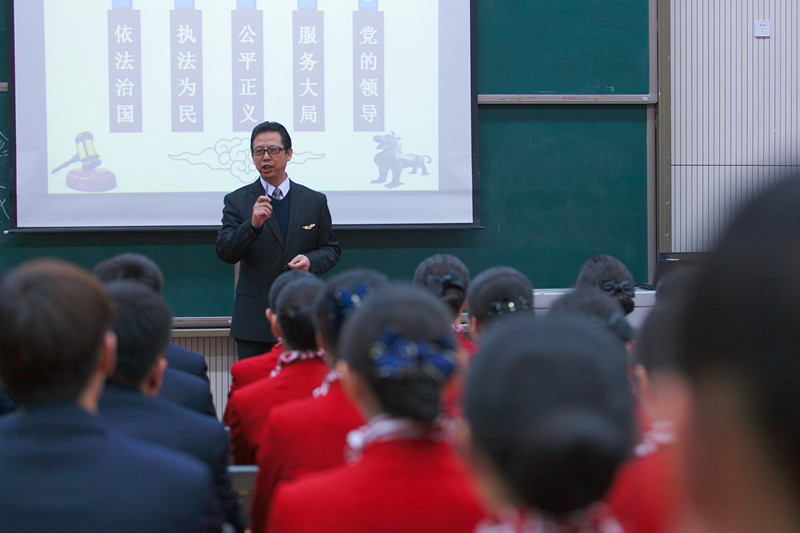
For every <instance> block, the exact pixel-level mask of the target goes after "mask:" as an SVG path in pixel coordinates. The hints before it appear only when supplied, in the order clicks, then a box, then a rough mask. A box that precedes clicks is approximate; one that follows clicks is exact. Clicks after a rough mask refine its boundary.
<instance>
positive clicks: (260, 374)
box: [228, 270, 315, 398]
mask: <svg viewBox="0 0 800 533" xmlns="http://www.w3.org/2000/svg"><path fill="white" fill-rule="evenodd" d="M314 277H315V276H314V274H312V273H310V272H306V271H305V270H289V271H287V272H284V273H283V274H281V275H280V276H278V277H277V278H275V281H273V282H272V286H271V287H270V288H269V296H268V298H269V307H268V308H267V323H268V324H269V325H270V328H272V334H273V336H275V338H276V339H278V340H277V342H276V343H275V346H273V347H272V349H271V350H270V351H268V352H267V353H264V354H261V355H255V356H253V357H247V358H245V359H240V360H239V361H236V362H235V363H233V365H231V390H230V392H229V393H228V397H229V398H230V396H231V394H233V392H234V391H235V390H236V389H240V388H242V387H244V386H245V385H249V384H250V383H253V382H254V381H258V380H260V379H264V378H268V377H269V374H270V372H272V371H273V370H274V369H275V365H276V364H278V358H279V357H280V356H281V354H282V353H283V340H282V339H281V337H280V329H279V328H278V315H277V313H275V311H273V309H277V308H278V297H279V296H280V294H281V291H282V290H283V288H284V287H286V285H288V284H289V283H291V282H292V281H294V280H296V279H299V278H312V279H313V278H314Z"/></svg>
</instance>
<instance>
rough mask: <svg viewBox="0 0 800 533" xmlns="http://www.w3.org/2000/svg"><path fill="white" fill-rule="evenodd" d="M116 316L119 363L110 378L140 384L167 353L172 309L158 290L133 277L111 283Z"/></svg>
mask: <svg viewBox="0 0 800 533" xmlns="http://www.w3.org/2000/svg"><path fill="white" fill-rule="evenodd" d="M108 293H109V294H110V295H111V299H112V300H113V301H114V305H115V306H116V309H117V316H116V319H115V320H114V325H113V326H112V327H113V329H114V333H116V334H117V366H116V368H115V369H114V374H113V375H111V376H109V378H108V381H109V382H110V383H115V384H117V385H121V386H123V387H128V388H137V387H139V385H141V384H142V382H143V381H144V379H145V378H146V377H147V376H148V375H149V374H150V372H151V371H152V370H153V367H154V366H155V365H156V362H157V361H158V358H159V357H163V356H164V354H165V353H166V349H167V343H169V336H170V330H171V325H172V313H171V312H170V310H169V307H168V306H167V304H166V302H164V299H163V298H162V297H161V295H159V294H158V293H156V292H154V291H152V290H150V289H148V288H147V287H145V286H144V285H141V284H139V283H136V282H133V281H116V282H113V283H110V284H109V285H108Z"/></svg>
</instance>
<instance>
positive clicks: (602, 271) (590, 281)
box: [575, 255, 636, 315]
mask: <svg viewBox="0 0 800 533" xmlns="http://www.w3.org/2000/svg"><path fill="white" fill-rule="evenodd" d="M575 287H576V288H578V289H580V288H581V287H598V288H600V289H602V290H604V291H606V292H608V293H609V294H611V296H613V297H614V298H616V299H617V301H619V303H620V305H622V309H623V311H625V314H626V315H629V314H631V313H632V312H633V310H634V308H635V307H636V304H635V303H634V298H635V297H636V287H635V285H634V283H633V276H632V275H631V272H630V270H628V267H626V266H625V265H624V264H623V263H622V261H620V260H619V259H617V258H616V257H611V256H610V255H598V256H595V257H592V258H591V259H589V260H588V261H587V262H586V263H584V265H583V267H581V271H580V272H579V273H578V279H577V280H576V282H575Z"/></svg>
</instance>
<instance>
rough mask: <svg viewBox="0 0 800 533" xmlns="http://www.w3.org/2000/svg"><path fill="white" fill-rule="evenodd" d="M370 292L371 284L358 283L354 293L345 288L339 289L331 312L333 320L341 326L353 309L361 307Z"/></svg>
mask: <svg viewBox="0 0 800 533" xmlns="http://www.w3.org/2000/svg"><path fill="white" fill-rule="evenodd" d="M369 293H370V288H369V286H367V285H364V284H360V285H358V286H357V287H356V290H355V292H353V293H351V292H350V291H348V290H347V289H344V288H343V289H339V290H337V291H336V292H335V293H334V295H333V299H334V304H333V310H332V311H331V313H330V318H331V322H333V323H334V324H335V325H336V326H341V325H342V322H344V319H345V318H347V315H349V314H350V313H352V312H353V309H358V308H359V307H361V304H362V303H364V298H365V297H366V296H367V295H368V294H369Z"/></svg>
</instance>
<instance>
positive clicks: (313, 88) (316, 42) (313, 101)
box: [292, 0, 325, 131]
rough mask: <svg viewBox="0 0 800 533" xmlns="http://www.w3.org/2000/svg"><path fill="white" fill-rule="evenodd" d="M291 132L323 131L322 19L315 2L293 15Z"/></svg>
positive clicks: (301, 1)
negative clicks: (292, 126)
mask: <svg viewBox="0 0 800 533" xmlns="http://www.w3.org/2000/svg"><path fill="white" fill-rule="evenodd" d="M293 27H294V32H293V37H294V49H293V53H292V60H293V62H294V67H293V70H294V130H295V131H325V70H324V68H323V67H324V65H325V55H324V45H325V35H324V33H323V31H324V30H323V27H324V16H323V13H322V11H317V2H316V0H298V2H297V11H295V12H294V13H293Z"/></svg>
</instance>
